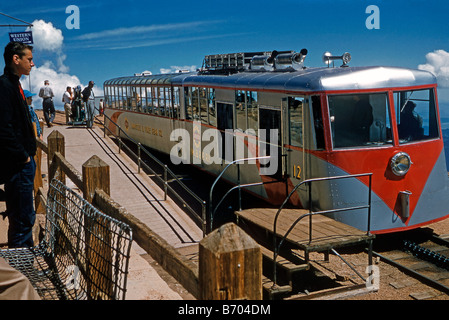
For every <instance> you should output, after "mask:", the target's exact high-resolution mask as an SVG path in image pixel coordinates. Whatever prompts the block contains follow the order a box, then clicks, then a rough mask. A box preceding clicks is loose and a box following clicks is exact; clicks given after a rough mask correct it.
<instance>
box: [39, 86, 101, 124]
mask: <svg viewBox="0 0 449 320" xmlns="http://www.w3.org/2000/svg"><path fill="white" fill-rule="evenodd" d="M94 85H95V83H94V82H93V81H89V85H88V86H87V87H85V88H84V90H83V91H81V86H79V85H78V86H77V87H75V88H73V91H72V87H70V86H69V87H67V88H66V91H65V92H64V94H63V95H62V102H63V103H64V111H65V116H66V123H67V124H73V123H75V122H84V121H86V125H87V127H89V128H91V127H92V125H93V119H94V114H95V94H94V91H93V90H92V89H93V87H94ZM54 96H55V95H54V93H53V90H52V88H51V87H50V82H49V81H48V80H45V81H44V86H43V87H42V88H41V89H40V90H39V97H41V98H42V109H43V111H44V118H45V122H46V123H47V126H48V127H51V126H52V125H53V121H54V119H55V105H54V103H53V97H54ZM86 111H87V112H86Z"/></svg>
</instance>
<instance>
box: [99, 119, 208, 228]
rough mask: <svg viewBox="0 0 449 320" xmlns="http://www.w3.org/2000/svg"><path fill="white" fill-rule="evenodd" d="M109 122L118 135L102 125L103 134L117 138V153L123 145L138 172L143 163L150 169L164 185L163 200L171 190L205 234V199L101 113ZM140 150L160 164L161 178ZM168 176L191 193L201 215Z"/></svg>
mask: <svg viewBox="0 0 449 320" xmlns="http://www.w3.org/2000/svg"><path fill="white" fill-rule="evenodd" d="M103 115H104V116H105V117H106V118H107V119H108V120H109V121H110V122H112V123H113V124H114V125H115V126H116V127H117V128H118V130H119V132H118V135H116V134H115V133H114V132H112V131H111V130H110V129H109V128H108V127H107V126H106V125H104V126H103V127H104V128H105V131H104V135H105V136H106V130H108V132H109V133H111V134H112V135H113V136H114V137H115V138H117V139H118V142H119V153H120V151H121V149H122V147H125V148H126V149H127V150H128V151H129V152H130V153H131V154H132V155H133V156H135V157H136V159H137V164H138V172H139V173H140V169H141V166H142V165H143V166H144V168H145V169H146V170H148V171H150V172H151V173H152V174H153V175H154V176H155V177H156V178H157V179H158V180H159V181H160V182H161V183H163V185H164V201H165V200H167V193H168V191H171V192H172V194H173V195H174V196H176V198H177V199H178V200H179V201H181V202H182V204H183V206H184V207H185V208H186V209H188V210H189V211H190V212H191V213H193V217H194V218H195V219H196V220H197V221H198V222H199V223H201V226H202V227H201V229H202V231H203V235H205V234H206V227H207V222H206V219H207V217H206V201H204V200H203V199H201V198H200V197H198V195H196V194H195V193H194V192H193V191H192V190H190V188H189V187H187V186H186V185H185V184H184V183H183V182H182V181H181V180H179V178H178V177H177V176H176V174H175V173H174V172H173V171H172V170H171V169H170V168H168V166H167V165H166V164H164V163H162V162H161V161H160V160H159V159H157V158H156V157H155V156H154V155H152V154H151V153H150V152H149V151H148V150H147V149H145V148H143V147H142V144H141V143H140V142H137V141H136V140H134V139H133V138H131V137H130V136H129V135H128V134H127V133H126V132H125V131H124V130H123V129H122V128H121V127H120V126H119V125H118V124H117V123H116V122H114V121H113V120H112V119H111V118H110V117H109V116H107V115H106V114H103ZM120 134H124V135H125V137H126V139H127V140H129V141H131V142H132V143H134V144H135V145H137V154H135V153H134V151H133V150H131V149H130V148H129V147H128V146H127V145H126V144H123V143H122V139H121V137H120ZM142 151H143V152H144V153H145V154H146V155H147V156H148V157H150V158H151V159H152V160H153V161H155V162H156V163H157V164H158V165H159V166H161V167H162V168H163V169H164V175H163V178H161V177H160V175H159V174H157V173H156V172H155V171H154V170H153V169H152V168H151V167H150V166H148V165H147V164H146V163H145V162H143V161H142V158H141V153H142ZM168 176H170V178H171V182H176V183H177V184H178V185H179V186H180V187H181V188H182V189H183V190H184V191H186V192H187V193H188V194H189V195H191V196H192V197H193V198H194V199H195V200H196V201H197V202H198V203H199V204H200V206H201V216H199V215H198V214H197V212H196V211H195V210H194V209H193V208H192V207H191V206H190V205H189V204H188V202H187V201H186V200H184V199H183V198H182V197H181V195H179V193H177V192H176V191H175V190H174V189H173V188H172V186H170V184H169V183H168Z"/></svg>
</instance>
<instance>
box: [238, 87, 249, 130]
mask: <svg viewBox="0 0 449 320" xmlns="http://www.w3.org/2000/svg"><path fill="white" fill-rule="evenodd" d="M246 110H247V108H246V93H245V91H244V90H236V91H235V116H236V121H237V123H236V127H237V129H239V130H242V131H246V129H247V124H246V121H247V118H246V117H247V114H246Z"/></svg>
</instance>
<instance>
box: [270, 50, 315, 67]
mask: <svg viewBox="0 0 449 320" xmlns="http://www.w3.org/2000/svg"><path fill="white" fill-rule="evenodd" d="M306 56H307V49H302V50H301V51H300V52H299V53H298V52H293V53H284V54H279V55H277V56H276V58H275V60H274V61H275V68H276V69H278V70H283V69H284V70H285V69H294V70H300V69H303V68H304V60H305V59H306Z"/></svg>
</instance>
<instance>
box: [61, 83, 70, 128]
mask: <svg viewBox="0 0 449 320" xmlns="http://www.w3.org/2000/svg"><path fill="white" fill-rule="evenodd" d="M72 100H73V97H72V87H67V88H66V91H65V92H64V94H63V95H62V102H63V103H64V111H65V123H66V124H69V122H70V117H71V116H72Z"/></svg>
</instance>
